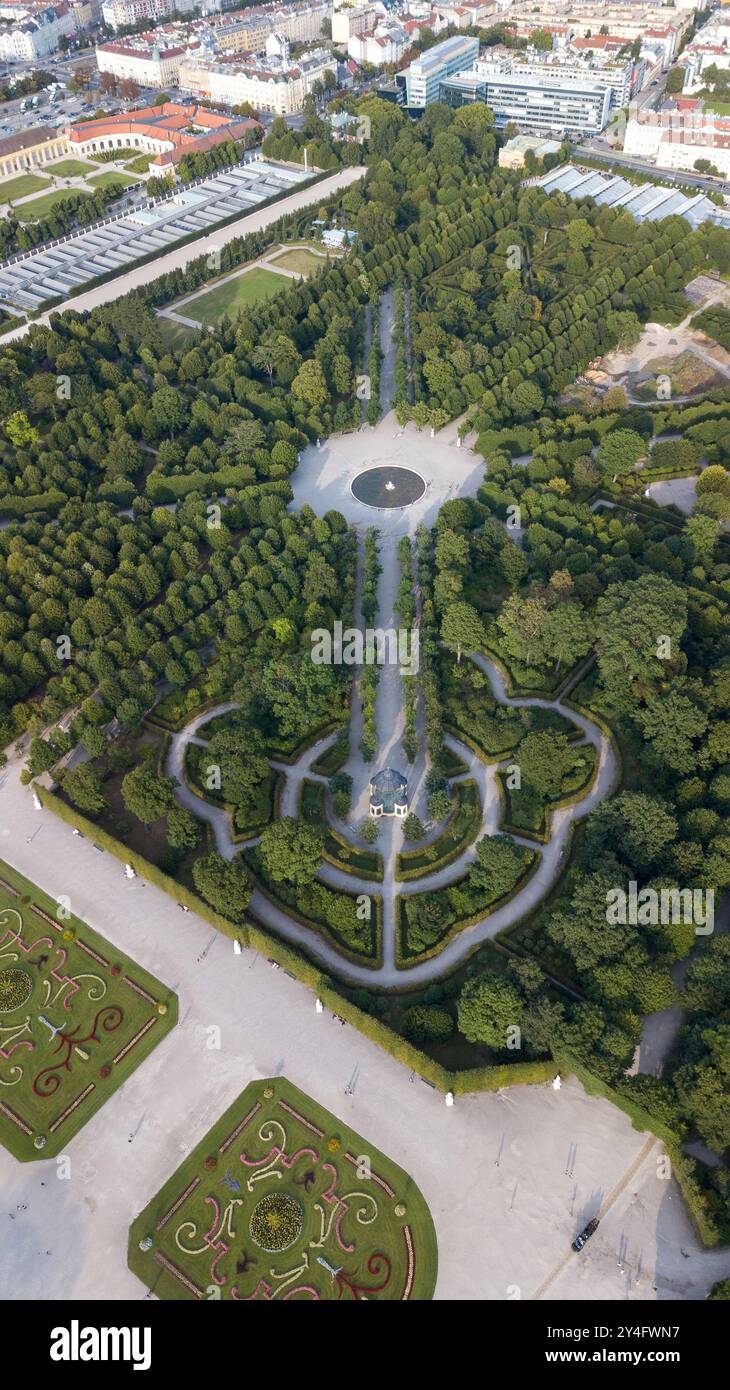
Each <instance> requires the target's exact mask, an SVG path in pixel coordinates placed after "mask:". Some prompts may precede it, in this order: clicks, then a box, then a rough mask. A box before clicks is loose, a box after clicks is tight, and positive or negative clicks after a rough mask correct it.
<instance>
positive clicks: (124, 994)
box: [0, 862, 177, 1161]
mask: <svg viewBox="0 0 730 1390" xmlns="http://www.w3.org/2000/svg"><path fill="white" fill-rule="evenodd" d="M176 1022H177V997H176V995H174V994H172V993H171V992H170V990H169V989H167V988H166V987H165V986H164V985H162V984H160V982H159V980H155V979H153V978H152V976H150V975H148V974H147V972H146V971H144V970H141V969H140V968H139V967H138V966H137V965H135V964H134V962H133V961H131V960H129V959H128V957H127V956H125V955H124V954H123V953H122V952H120V951H118V950H117V949H116V948H115V947H114V948H112V947H111V946H110V945H109V944H108V942H106V941H104V939H103V937H101V936H99V935H98V934H97V933H96V932H94V931H92V930H91V928H90V927H89V926H87V924H86V923H85V922H81V921H79V919H78V918H77V917H76V916H74V914H73V913H72V912H71V911H70V907H69V905H68V903H67V902H66V901H65V900H64V899H59V900H58V901H56V902H54V901H53V899H52V898H49V897H48V896H47V894H45V893H41V892H40V890H39V889H38V888H36V887H35V886H34V885H33V884H31V883H29V882H28V881H27V880H26V879H24V878H23V877H22V876H21V875H20V874H18V873H16V871H15V870H14V869H12V868H11V867H10V866H9V865H8V864H5V863H2V862H0V1084H1V1085H2V1088H3V1089H2V1092H1V1093H0V1142H2V1143H3V1144H4V1145H5V1147H6V1148H7V1149H9V1150H10V1152H11V1153H12V1154H13V1155H14V1157H15V1158H18V1159H20V1160H21V1161H28V1160H31V1159H42V1158H52V1157H53V1155H54V1154H57V1153H58V1152H59V1151H60V1150H62V1149H65V1148H66V1146H67V1144H68V1143H69V1141H70V1140H71V1139H72V1138H73V1136H74V1135H75V1134H77V1133H78V1131H79V1130H80V1129H81V1128H82V1127H83V1126H84V1125H85V1124H87V1123H88V1121H89V1120H90V1119H91V1117H92V1115H94V1114H95V1113H96V1111H97V1110H99V1109H101V1107H102V1106H103V1105H104V1104H105V1103H106V1101H107V1100H108V1099H109V1097H110V1096H111V1095H113V1093H114V1092H115V1091H116V1090H117V1089H118V1088H119V1087H120V1086H122V1085H123V1084H124V1082H125V1081H127V1080H128V1078H129V1077H130V1076H131V1075H132V1073H133V1072H134V1071H135V1070H136V1069H137V1067H138V1066H140V1064H141V1063H142V1062H143V1061H144V1059H145V1057H147V1056H148V1055H149V1053H150V1052H151V1051H152V1050H153V1048H155V1047H157V1045H158V1043H160V1042H161V1041H162V1039H163V1038H164V1037H165V1036H166V1034H167V1033H169V1031H170V1029H171V1028H174V1026H175V1024H176Z"/></svg>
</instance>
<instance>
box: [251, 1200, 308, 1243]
mask: <svg viewBox="0 0 730 1390" xmlns="http://www.w3.org/2000/svg"><path fill="white" fill-rule="evenodd" d="M303 1225H304V1214H303V1212H302V1208H301V1206H300V1204H299V1202H298V1201H297V1200H296V1198H295V1197H289V1196H287V1194H286V1193H285V1192H272V1193H271V1194H270V1195H269V1196H268V1197H262V1198H261V1201H260V1202H257V1203H256V1206H255V1207H254V1209H253V1211H252V1212H251V1222H250V1225H249V1230H250V1232H251V1239H252V1240H253V1241H255V1243H256V1245H258V1247H259V1249H260V1250H265V1251H266V1253H267V1254H269V1255H276V1254H278V1253H279V1251H280V1250H288V1249H289V1246H290V1245H293V1244H294V1242H295V1240H298V1239H299V1237H300V1235H301V1234H302V1227H303Z"/></svg>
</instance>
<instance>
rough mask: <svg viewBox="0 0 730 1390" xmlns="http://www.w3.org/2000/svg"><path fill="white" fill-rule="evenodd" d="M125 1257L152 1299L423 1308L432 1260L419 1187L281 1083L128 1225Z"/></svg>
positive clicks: (245, 1099) (206, 1144) (236, 1114)
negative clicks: (409, 1303)
mask: <svg viewBox="0 0 730 1390" xmlns="http://www.w3.org/2000/svg"><path fill="white" fill-rule="evenodd" d="M148 1242H149V1244H148ZM140 1243H141V1244H142V1245H143V1246H145V1247H147V1248H145V1249H140ZM128 1258H129V1267H130V1269H131V1270H132V1271H133V1273H134V1274H136V1275H137V1277H138V1278H139V1279H141V1280H142V1282H143V1284H145V1285H146V1286H147V1287H148V1288H149V1289H153V1290H154V1293H155V1297H156V1298H160V1299H163V1300H164V1299H181V1300H188V1301H196V1300H197V1301H204V1300H206V1299H210V1298H212V1297H216V1298H220V1299H223V1300H226V1301H229V1300H230V1301H234V1302H241V1301H244V1300H252V1301H257V1302H270V1301H272V1300H273V1299H276V1298H278V1299H280V1301H288V1300H289V1299H294V1300H297V1301H303V1300H307V1301H319V1300H330V1301H334V1302H336V1301H337V1300H343V1301H345V1302H372V1301H376V1302H384V1301H401V1302H402V1301H405V1300H407V1299H418V1300H420V1301H423V1300H428V1299H430V1298H432V1297H433V1291H434V1287H435V1284H436V1270H437V1261H438V1255H437V1246H436V1233H435V1231H434V1228H433V1221H432V1220H431V1214H430V1212H429V1210H428V1207H427V1206H426V1203H425V1201H424V1199H423V1197H422V1195H421V1193H420V1192H419V1190H418V1188H417V1187H416V1184H415V1183H414V1181H413V1179H412V1178H410V1177H408V1175H407V1173H404V1172H403V1170H402V1168H399V1167H397V1165H396V1164H395V1163H393V1162H392V1161H391V1160H390V1159H389V1158H386V1157H385V1156H384V1155H383V1154H382V1153H379V1152H378V1150H377V1149H376V1148H374V1146H373V1145H372V1143H371V1142H370V1140H369V1139H367V1140H366V1139H362V1138H361V1137H360V1136H359V1135H357V1134H354V1133H353V1132H352V1130H351V1129H349V1128H348V1127H347V1125H345V1124H343V1123H342V1121H341V1120H338V1119H336V1118H335V1116H334V1115H331V1114H330V1113H329V1112H328V1111H327V1110H323V1109H322V1107H321V1106H320V1105H318V1104H317V1103H316V1102H315V1101H314V1100H312V1099H311V1097H310V1096H307V1095H305V1094H304V1093H303V1092H302V1091H299V1090H297V1088H296V1087H295V1086H292V1085H291V1083H290V1082H289V1081H286V1080H285V1079H284V1078H283V1077H281V1076H277V1077H275V1078H273V1079H272V1080H269V1081H265V1080H264V1081H255V1082H252V1083H251V1085H250V1086H247V1087H246V1090H245V1091H244V1092H243V1093H242V1094H241V1095H240V1096H239V1097H238V1100H236V1101H234V1103H233V1105H232V1106H231V1107H230V1108H229V1109H228V1110H227V1111H226V1112H225V1114H224V1115H222V1116H221V1118H220V1119H219V1120H218V1121H217V1123H216V1124H215V1125H214V1126H213V1128H212V1129H211V1130H210V1131H209V1133H208V1134H207V1135H206V1137H205V1138H204V1139H203V1141H202V1143H200V1144H198V1146H197V1148H196V1149H194V1150H193V1152H192V1153H191V1154H190V1155H189V1156H188V1157H187V1158H186V1159H185V1161H184V1162H183V1163H182V1164H181V1166H180V1167H179V1168H178V1170H177V1172H176V1173H175V1174H174V1176H173V1177H171V1178H170V1179H169V1180H168V1182H166V1183H165V1186H164V1187H163V1188H162V1190H161V1191H160V1192H158V1193H157V1195H156V1196H155V1197H154V1198H153V1199H152V1201H151V1202H150V1203H149V1205H148V1206H147V1207H145V1209H144V1211H143V1212H141V1214H140V1215H139V1216H138V1217H137V1219H136V1220H135V1221H134V1222H133V1224H132V1227H131V1230H130V1233H129V1257H128Z"/></svg>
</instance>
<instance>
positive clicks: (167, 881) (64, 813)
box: [33, 782, 245, 941]
mask: <svg viewBox="0 0 730 1390" xmlns="http://www.w3.org/2000/svg"><path fill="white" fill-rule="evenodd" d="M33 788H34V790H35V791H36V792H37V794H38V799H39V801H40V802H41V805H42V806H45V807H46V808H47V809H48V810H49V811H53V812H54V813H55V815H57V816H58V817H59V818H60V819H61V820H63V821H66V823H67V824H68V825H73V826H74V827H75V829H76V830H80V831H81V834H82V835H85V836H86V837H87V839H88V840H91V843H92V844H96V845H100V846H101V848H102V849H106V850H108V851H109V853H110V854H113V855H114V857H115V859H119V860H120V861H121V863H122V864H131V866H132V868H133V869H134V870H135V872H136V873H138V874H139V875H140V877H142V878H146V879H149V881H150V883H154V885H155V887H156V888H161V889H162V891H163V893H167V894H168V896H169V897H171V898H174V900H175V902H178V903H182V904H183V906H185V907H189V908H190V909H191V911H192V912H197V914H198V916H199V917H202V918H203V919H204V920H205V921H206V922H210V924H211V926H212V927H215V929H216V931H220V932H223V935H224V936H228V937H230V938H231V940H232V941H233V940H239V941H243V940H244V936H245V930H244V928H242V927H235V926H234V925H233V923H232V922H229V921H227V919H226V918H225V917H221V915H220V913H219V912H216V911H215V908H212V907H210V905H209V904H208V903H206V902H205V901H204V899H203V898H199V897H198V895H197V893H193V892H191V891H190V889H189V888H186V887H185V886H184V885H183V884H182V883H178V882H177V880H176V879H174V878H170V876H169V874H165V873H163V872H162V870H161V869H158V868H157V865H156V864H150V861H149V859H144V858H143V857H142V855H141V854H137V852H136V850H133V849H129V848H128V847H127V845H123V844H122V843H121V841H120V840H115V839H114V836H113V835H109V834H108V833H107V831H106V830H102V829H101V827H100V826H98V825H95V824H94V822H93V821H90V820H87V819H86V816H83V815H82V814H81V812H80V811H77V810H75V808H74V807H72V806H68V805H67V804H66V802H65V801H62V800H61V798H60V797H58V796H56V795H55V793H54V792H52V791H49V789H48V788H47V787H44V786H42V785H41V784H40V783H39V782H34V783H33Z"/></svg>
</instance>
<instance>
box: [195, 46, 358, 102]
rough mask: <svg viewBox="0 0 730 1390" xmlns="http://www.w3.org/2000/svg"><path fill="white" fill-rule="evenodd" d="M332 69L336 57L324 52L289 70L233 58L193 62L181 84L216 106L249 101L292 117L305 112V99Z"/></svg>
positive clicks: (270, 62)
mask: <svg viewBox="0 0 730 1390" xmlns="http://www.w3.org/2000/svg"><path fill="white" fill-rule="evenodd" d="M332 67H333V60H332V54H331V53H330V52H329V51H328V50H327V49H324V48H322V49H315V50H313V51H312V52H311V53H307V54H306V55H304V56H302V57H301V58H299V59H297V61H296V63H294V64H293V65H292V66H287V67H284V66H283V65H281V64H276V63H275V62H274V61H273V60H269V59H258V60H257V59H251V60H250V61H249V62H245V63H243V62H241V61H240V60H237V59H233V58H229V59H223V58H205V59H204V58H197V59H196V58H193V59H192V60H191V61H186V62H184V63H183V64H181V67H180V71H179V84H180V90H181V92H185V93H188V94H190V95H191V96H195V97H198V98H199V99H203V100H208V101H212V102H214V103H215V104H216V105H224V106H239V105H240V104H241V103H242V102H245V101H247V102H250V103H251V105H252V106H254V107H255V108H256V110H257V111H271V112H273V113H274V114H275V115H277V116H288V115H293V114H294V113H295V112H297V111H301V110H302V107H303V106H304V99H305V97H307V96H308V95H309V93H310V92H311V91H312V88H313V87H314V85H315V83H316V82H319V81H321V80H322V78H323V77H324V74H325V72H327V71H328V70H330V71H331V70H332Z"/></svg>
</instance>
